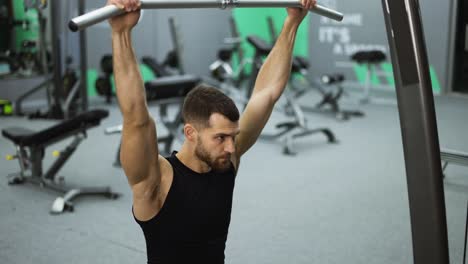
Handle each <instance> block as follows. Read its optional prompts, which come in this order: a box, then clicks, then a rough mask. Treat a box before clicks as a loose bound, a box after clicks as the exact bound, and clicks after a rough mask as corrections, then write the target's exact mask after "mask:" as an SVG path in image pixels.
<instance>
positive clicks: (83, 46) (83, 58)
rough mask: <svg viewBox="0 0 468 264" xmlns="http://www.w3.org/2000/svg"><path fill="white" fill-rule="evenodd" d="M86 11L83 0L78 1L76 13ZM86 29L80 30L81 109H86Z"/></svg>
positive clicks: (79, 13) (80, 13)
mask: <svg viewBox="0 0 468 264" xmlns="http://www.w3.org/2000/svg"><path fill="white" fill-rule="evenodd" d="M85 12H86V3H85V0H80V1H79V2H78V15H82V14H84V13H85ZM86 41H87V38H86V29H84V30H81V31H80V100H81V111H83V112H84V111H87V110H88V78H87V77H88V76H87V72H88V50H87V42H86Z"/></svg>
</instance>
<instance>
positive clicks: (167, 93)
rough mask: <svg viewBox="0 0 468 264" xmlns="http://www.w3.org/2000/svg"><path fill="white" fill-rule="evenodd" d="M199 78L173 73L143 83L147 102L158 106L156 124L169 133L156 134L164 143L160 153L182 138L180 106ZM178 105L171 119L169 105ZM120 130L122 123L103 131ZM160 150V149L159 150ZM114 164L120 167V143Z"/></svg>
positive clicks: (169, 150)
mask: <svg viewBox="0 0 468 264" xmlns="http://www.w3.org/2000/svg"><path fill="white" fill-rule="evenodd" d="M200 81H201V80H200V78H199V77H197V76H193V75H188V74H187V75H174V76H168V77H161V78H158V79H155V80H153V81H149V82H146V83H145V90H146V100H147V101H148V102H149V103H154V104H155V105H158V106H159V118H160V119H159V120H158V121H160V122H156V123H157V124H158V125H159V124H163V125H164V126H165V127H166V128H167V130H168V131H169V133H168V134H167V135H166V136H164V137H161V136H159V135H158V142H157V143H158V144H164V147H163V148H162V149H160V153H161V154H163V155H168V154H170V153H171V152H172V144H173V142H174V139H176V138H178V139H179V140H181V141H182V140H183V136H182V135H181V126H182V124H183V118H182V106H183V103H184V99H185V96H186V95H187V94H188V93H189V92H190V91H191V90H192V89H193V88H195V87H196V86H197V85H198V84H199V83H200ZM174 105H176V106H178V108H179V111H178V112H177V114H176V116H175V117H174V118H173V119H171V118H169V115H168V108H169V106H174ZM121 132H122V125H118V126H114V127H109V128H107V129H106V130H105V131H104V133H105V134H107V135H109V134H115V133H121ZM161 150H162V151H161ZM114 166H116V167H120V166H121V163H120V145H119V148H118V150H117V155H116V158H115V162H114Z"/></svg>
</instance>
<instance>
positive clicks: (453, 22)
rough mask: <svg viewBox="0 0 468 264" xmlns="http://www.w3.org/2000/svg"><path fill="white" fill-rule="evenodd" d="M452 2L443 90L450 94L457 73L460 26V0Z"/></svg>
mask: <svg viewBox="0 0 468 264" xmlns="http://www.w3.org/2000/svg"><path fill="white" fill-rule="evenodd" d="M449 2H450V16H449V30H448V33H449V36H448V39H449V43H448V47H449V48H448V49H447V58H448V59H447V62H446V63H447V64H446V67H447V79H446V84H445V88H444V89H443V90H442V92H443V93H445V94H448V93H451V92H453V89H454V86H453V83H454V81H453V79H454V77H455V76H454V75H455V51H456V39H457V27H458V23H457V21H458V8H457V7H458V0H452V1H449Z"/></svg>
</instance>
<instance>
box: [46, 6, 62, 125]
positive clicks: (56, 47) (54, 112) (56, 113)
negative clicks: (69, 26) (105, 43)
mask: <svg viewBox="0 0 468 264" xmlns="http://www.w3.org/2000/svg"><path fill="white" fill-rule="evenodd" d="M59 17H60V0H52V1H50V26H51V35H52V37H51V41H52V57H53V58H52V60H53V62H54V70H53V74H54V80H53V84H54V85H53V90H52V102H51V103H52V104H51V106H50V108H49V111H50V112H49V117H50V118H62V117H63V109H61V99H62V98H63V87H62V54H61V52H62V51H61V47H60V28H59V25H60V23H59V21H57V20H58V18H59ZM60 112H62V113H60Z"/></svg>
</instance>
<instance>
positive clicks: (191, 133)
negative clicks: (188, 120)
mask: <svg viewBox="0 0 468 264" xmlns="http://www.w3.org/2000/svg"><path fill="white" fill-rule="evenodd" d="M184 136H185V138H186V139H187V140H188V141H192V142H194V141H195V140H196V139H197V136H198V131H197V129H196V128H195V127H194V126H193V125H191V124H185V125H184Z"/></svg>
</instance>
